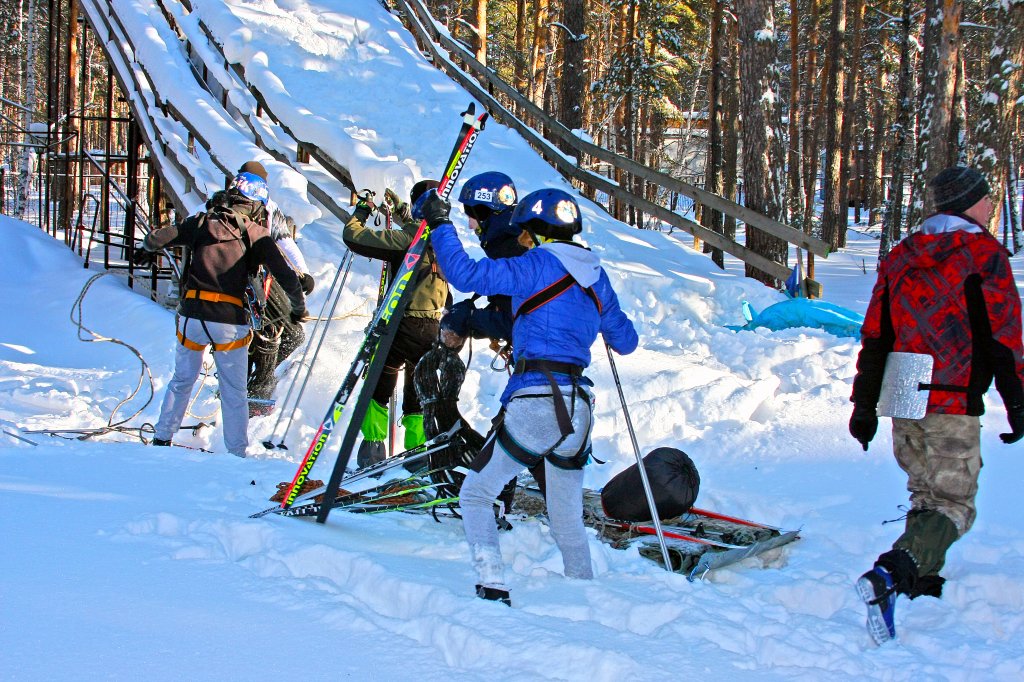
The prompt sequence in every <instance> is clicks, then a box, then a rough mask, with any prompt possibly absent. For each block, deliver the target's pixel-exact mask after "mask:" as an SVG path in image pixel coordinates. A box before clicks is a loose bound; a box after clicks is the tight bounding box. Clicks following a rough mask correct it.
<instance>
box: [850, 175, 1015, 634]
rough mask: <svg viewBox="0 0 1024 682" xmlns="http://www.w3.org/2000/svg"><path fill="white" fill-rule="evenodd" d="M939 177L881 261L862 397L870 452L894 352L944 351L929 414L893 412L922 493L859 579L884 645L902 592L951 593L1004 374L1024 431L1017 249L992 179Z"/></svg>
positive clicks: (859, 385)
mask: <svg viewBox="0 0 1024 682" xmlns="http://www.w3.org/2000/svg"><path fill="white" fill-rule="evenodd" d="M929 187H930V189H931V191H932V192H933V196H934V199H935V209H936V213H935V214H933V215H931V216H929V217H928V218H926V219H925V220H924V221H923V222H922V223H921V225H920V226H919V227H918V229H916V230H914V231H913V232H912V233H911V234H910V236H908V237H907V238H906V239H904V240H903V241H902V242H901V243H900V244H898V245H897V246H896V247H895V248H894V249H893V250H892V252H891V253H890V254H889V255H888V257H886V258H885V259H884V260H883V261H882V262H881V265H880V267H879V271H878V281H877V282H876V283H875V288H874V291H873V292H872V294H871V303H870V304H869V306H868V311H867V315H866V317H865V320H864V326H863V328H862V329H861V338H862V341H861V343H862V347H861V351H860V355H859V356H858V358H857V375H856V377H855V378H854V381H853V395H852V397H851V400H852V401H853V403H854V409H853V416H852V417H851V418H850V434H851V435H853V437H854V438H856V439H857V440H858V441H860V443H861V444H862V445H863V447H864V450H867V449H868V443H870V442H871V439H872V438H873V437H874V435H875V431H876V430H877V429H878V416H877V415H876V411H875V410H876V405H877V403H878V399H879V393H880V391H881V388H882V375H883V372H884V370H885V364H886V360H887V358H888V356H889V353H891V352H903V353H920V354H926V355H929V356H931V358H932V360H933V369H932V378H931V383H930V384H923V385H922V387H921V389H919V390H929V391H930V392H929V395H928V406H927V411H926V414H925V416H924V417H923V418H922V419H900V418H896V417H894V418H893V420H892V440H893V451H894V454H895V456H896V461H897V462H898V463H899V465H900V467H901V468H902V469H903V470H904V471H905V472H906V473H907V476H908V482H907V489H908V490H909V491H910V502H911V509H910V511H909V512H908V514H907V519H906V527H905V530H904V532H903V534H902V535H901V536H900V537H899V539H898V540H896V542H895V543H894V544H893V546H892V549H890V550H889V551H887V552H885V553H883V554H882V555H881V556H879V557H878V560H877V561H876V562H875V566H874V568H873V569H872V570H871V571H868V572H867V573H865V574H864V575H863V576H862V577H861V578H860V580H859V581H858V583H857V589H858V591H859V592H860V594H861V597H862V598H863V599H864V601H865V602H866V603H867V605H868V629H869V631H870V632H871V634H872V637H873V638H874V639H875V640H876V641H877V642H878V643H882V642H884V641H886V640H888V639H892V638H893V637H895V627H894V625H893V620H892V615H893V610H894V606H895V600H896V595H897V594H906V595H908V596H909V597H910V598H911V599H913V598H914V597H917V596H920V595H930V596H936V597H937V596H940V595H941V593H942V584H943V582H944V579H943V578H941V577H940V576H939V571H940V570H941V569H942V567H943V565H944V563H945V559H946V551H947V550H948V549H949V547H950V546H951V545H952V544H953V542H955V541H956V540H957V539H958V538H960V537H961V536H962V535H963V534H964V533H966V532H967V531H968V530H969V529H970V527H971V525H972V524H973V523H974V518H975V515H976V510H975V505H974V498H975V495H976V494H977V492H978V474H979V472H980V470H981V426H980V420H979V416H980V415H981V414H983V413H984V411H985V406H984V403H983V400H982V398H983V396H984V394H985V392H986V391H987V390H988V388H989V386H990V385H991V383H992V380H993V379H995V385H996V390H997V391H998V392H999V395H1000V396H1001V397H1002V399H1003V404H1004V405H1005V406H1006V412H1007V418H1008V420H1009V423H1010V433H1004V434H1001V435H1000V438H1001V439H1002V440H1003V442H1004V443H1015V442H1017V441H1018V440H1020V439H1021V437H1024V381H1022V377H1024V347H1022V342H1021V302H1020V295H1019V294H1018V292H1017V286H1016V284H1015V283H1014V279H1013V273H1012V271H1011V270H1010V260H1009V253H1008V252H1007V250H1006V249H1005V248H1004V247H1003V246H1002V245H1001V244H1000V243H999V242H998V241H997V240H996V238H995V237H993V236H992V235H991V234H990V233H989V232H988V231H987V230H986V229H985V225H986V223H987V221H988V218H989V216H990V215H991V213H992V210H993V202H992V199H991V198H990V197H989V187H988V183H987V182H986V181H985V178H984V176H983V175H982V174H981V173H979V172H978V171H976V170H974V169H972V168H964V167H954V168H947V169H945V170H943V171H941V172H940V173H939V174H938V175H937V176H935V178H934V179H933V180H932V181H931V182H930V183H929Z"/></svg>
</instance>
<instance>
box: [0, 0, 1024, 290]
mask: <svg viewBox="0 0 1024 682" xmlns="http://www.w3.org/2000/svg"><path fill="white" fill-rule="evenodd" d="M382 2H384V3H387V0H382ZM390 4H391V5H392V6H393V7H392V8H396V7H394V6H397V5H399V4H402V3H396V2H392V3H390ZM74 5H75V2H74V0H6V1H5V2H4V3H2V5H0V98H2V101H3V103H4V104H6V105H14V104H17V105H18V107H17V108H10V107H8V108H6V109H4V112H5V113H4V117H3V121H2V123H0V148H2V149H4V150H5V155H4V158H3V159H2V163H3V167H4V169H5V171H6V172H7V173H10V174H12V175H19V174H20V175H21V176H22V177H25V176H27V175H28V172H29V171H28V167H29V164H30V159H29V153H28V151H27V150H28V149H29V148H28V147H26V146H23V143H24V142H25V141H26V140H27V137H26V136H27V131H28V130H30V129H31V127H32V125H33V124H35V125H38V122H39V121H46V112H45V110H44V106H45V102H46V100H47V97H48V91H47V88H53V87H54V85H53V84H52V83H50V82H49V81H48V79H47V78H46V74H45V72H44V70H43V69H44V65H45V58H44V55H45V51H46V50H49V49H54V44H53V43H52V42H51V43H50V44H47V43H46V42H45V41H46V40H47V36H48V35H50V34H52V31H50V32H48V31H47V25H48V22H49V21H50V20H51V18H52V17H53V16H54V15H55V13H59V12H64V13H65V14H64V16H67V14H66V13H67V12H70V11H73V9H74ZM426 5H427V6H428V8H429V9H430V11H431V13H432V15H433V16H434V17H435V18H436V19H437V20H438V21H439V22H441V23H442V24H444V26H446V27H447V30H448V32H449V33H450V35H451V36H452V37H454V38H455V39H456V40H458V41H460V42H462V43H464V44H465V45H466V46H467V47H468V48H469V50H470V51H471V52H472V53H473V55H475V58H476V61H478V62H479V63H481V64H483V65H486V67H487V68H488V69H489V70H491V71H493V72H494V73H495V74H496V75H497V76H498V77H500V78H501V79H503V80H504V81H506V82H507V83H509V84H510V85H512V86H513V87H514V88H515V90H516V91H517V92H518V93H520V95H521V96H522V97H523V98H525V99H527V100H529V101H530V102H532V103H533V104H535V105H537V106H538V107H540V108H542V109H543V110H544V111H545V112H547V113H549V114H551V115H552V116H554V117H555V118H556V119H557V120H558V121H559V122H561V123H562V124H564V126H565V127H566V128H568V129H569V130H572V131H573V132H574V134H575V135H577V136H579V137H580V138H581V139H584V140H587V141H592V142H594V143H595V144H597V145H599V146H601V147H604V148H606V149H608V150H611V151H614V152H616V153H617V154H620V155H622V156H624V157H627V158H629V159H632V160H635V161H637V162H639V163H640V164H642V165H644V166H646V167H648V168H651V169H656V170H660V171H663V172H666V173H668V174H670V175H672V176H674V177H677V178H679V179H681V180H683V181H685V182H688V183H690V184H693V185H697V186H699V187H702V188H704V189H707V190H708V191H710V192H712V193H714V194H717V195H720V196H724V197H726V198H728V199H731V200H733V201H736V202H738V203H740V204H742V205H744V206H746V207H748V208H750V209H752V210H754V211H756V212H758V213H760V214H762V215H765V216H767V217H769V218H772V219H775V220H779V221H781V222H784V223H786V224H789V225H792V226H794V227H796V228H798V229H801V230H803V231H805V232H807V233H809V234H813V235H815V236H817V237H819V238H821V239H823V240H825V241H826V242H828V243H829V245H830V246H831V247H832V248H833V249H835V248H841V247H843V246H844V245H845V243H846V230H847V225H848V218H847V216H848V211H849V208H851V207H852V208H853V209H855V222H856V223H862V222H866V224H867V225H869V226H876V227H877V229H878V230H879V232H880V236H881V239H880V246H879V248H880V253H882V254H884V253H886V252H887V251H888V250H889V249H890V248H891V247H892V245H894V244H895V243H896V242H898V241H899V239H900V238H901V237H902V236H903V235H904V234H905V233H906V230H907V229H908V228H909V227H911V226H913V225H914V224H915V222H917V221H918V220H919V218H920V216H921V215H922V214H924V213H927V212H928V211H929V206H927V204H926V203H925V202H926V200H927V197H926V193H925V192H924V191H923V190H924V187H925V183H926V182H927V180H928V179H929V178H930V177H931V176H933V175H934V174H935V173H937V172H938V171H939V170H941V169H942V168H944V167H947V166H950V165H956V164H961V165H972V166H974V167H976V168H978V169H980V170H981V171H983V172H984V173H985V174H986V176H987V178H988V181H989V184H990V186H991V187H992V188H993V191H994V196H995V197H996V198H997V199H998V200H997V201H996V202H995V205H996V207H997V208H996V209H995V211H994V213H993V215H992V217H991V220H990V229H992V230H993V232H997V231H998V227H999V225H1000V224H1001V225H1002V230H1001V234H998V232H997V236H1001V238H1002V239H1003V241H1004V243H1006V244H1007V245H1008V247H1009V248H1011V250H1012V251H1013V252H1014V253H1016V252H1017V251H1018V250H1020V249H1021V248H1022V246H1024V237H1022V233H1021V219H1020V214H1021V208H1022V207H1021V205H1020V203H1019V202H1020V192H1019V178H1020V166H1021V161H1022V160H1021V159H1020V158H1019V157H1020V156H1021V154H1020V153H1019V151H1018V150H1019V149H1020V148H1021V115H1020V114H1021V108H1022V104H1024V99H1022V93H1021V77H1022V68H1021V65H1022V62H1024V0H997V1H996V2H953V1H951V0H925V1H924V2H920V1H918V2H914V1H912V0H884V1H882V2H874V3H871V5H868V4H867V3H866V2H865V0H832V2H828V1H822V0H787V1H785V2H783V1H773V0H729V1H724V0H701V1H698V0H692V1H689V2H674V1H668V0H612V1H601V0H563V1H561V2H558V1H556V0H426ZM50 40H51V41H52V40H54V39H53V38H50ZM85 58H86V60H88V59H89V56H88V55H87V56H86V57H85ZM101 58H102V56H99V57H95V56H94V58H93V61H94V62H96V63H98V62H99V61H100V59H101ZM30 65H31V66H32V68H29V66H30ZM97 68H98V67H97ZM108 83H109V82H108V80H107V79H102V78H96V79H95V80H91V79H89V78H86V82H85V84H84V86H83V88H82V92H83V97H84V99H85V100H86V101H85V103H84V106H85V108H86V109H87V108H88V107H89V106H90V102H92V103H95V104H96V106H99V105H98V103H99V102H101V101H102V98H103V96H104V92H103V91H104V88H106V87H111V85H109V84H108ZM381 85H382V87H387V84H381ZM49 94H50V96H52V93H49ZM365 94H366V96H372V93H365ZM499 99H502V100H503V103H505V104H506V105H507V106H509V108H510V109H512V110H516V111H518V110H519V107H517V103H516V101H515V100H514V99H509V98H508V97H507V96H505V97H504V98H502V96H501V95H499ZM18 117H20V119H21V120H18ZM19 143H22V144H19ZM576 161H577V163H579V164H580V165H581V166H586V167H588V168H589V169H590V170H592V171H593V172H596V173H602V172H603V173H606V174H607V175H608V176H610V178H611V179H613V180H614V181H615V182H616V183H617V184H618V185H619V186H621V187H624V188H626V189H627V191H629V192H630V193H632V194H634V195H637V196H641V197H644V198H646V199H648V200H649V201H652V202H654V203H657V204H659V205H663V206H666V207H668V208H670V209H672V210H676V209H677V208H678V205H677V204H678V202H679V197H678V196H675V195H672V193H670V192H666V190H665V189H664V188H663V187H661V186H659V185H657V184H655V183H651V182H648V181H647V180H645V179H644V178H643V177H641V176H638V175H631V174H629V173H628V172H624V171H623V170H621V169H620V168H615V167H611V166H609V165H608V164H603V163H602V162H601V161H600V160H598V159H583V158H580V159H577V160H576ZM1008 188H1010V191H1008ZM584 191H585V192H586V191H587V190H586V188H584ZM606 199H607V202H606V203H607V205H608V207H609V210H610V212H611V213H612V214H613V215H614V216H615V217H616V218H618V219H620V220H623V221H625V222H627V223H630V224H633V225H636V226H638V227H642V228H655V229H658V228H660V227H661V225H660V223H659V222H658V221H657V219H656V218H654V217H652V216H650V215H645V214H644V213H643V212H642V211H640V210H638V209H637V208H635V207H633V206H631V205H629V204H628V203H627V202H623V201H620V200H616V199H615V198H614V197H606ZM10 212H13V213H15V214H17V213H18V211H17V210H15V211H10ZM696 219H697V220H698V221H699V222H700V223H701V224H702V225H703V226H705V227H707V228H709V229H711V230H713V231H715V232H718V233H720V234H724V235H726V236H727V237H729V238H731V239H735V238H736V233H737V221H736V219H735V218H734V217H730V216H728V215H726V214H723V213H721V212H719V211H717V210H712V209H708V208H704V209H703V210H702V207H701V206H699V205H698V206H697V207H696ZM742 229H743V228H742V225H741V226H740V230H742ZM743 236H744V238H745V242H746V246H747V247H749V248H750V249H752V250H754V251H755V252H757V253H759V254H762V255H764V256H766V257H768V258H770V259H772V260H774V261H776V262H780V263H784V264H785V263H787V261H788V258H789V245H788V244H787V243H786V242H785V241H782V240H781V239H778V238H775V237H772V236H771V235H769V234H767V233H765V232H761V231H760V230H756V229H753V228H748V229H747V230H746V231H745V235H743ZM698 246H700V244H699V242H698ZM704 249H705V250H706V251H710V252H712V257H713V258H714V259H715V261H716V262H718V263H719V264H720V265H721V261H722V254H721V252H718V251H717V250H716V249H713V248H711V247H710V246H709V245H707V244H705V245H704ZM748 274H750V275H751V276H755V277H759V278H760V279H762V280H763V281H766V283H769V284H778V282H777V281H773V278H771V277H770V276H768V275H766V274H764V273H759V272H757V271H756V270H750V269H748Z"/></svg>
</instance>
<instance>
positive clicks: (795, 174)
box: [786, 0, 803, 227]
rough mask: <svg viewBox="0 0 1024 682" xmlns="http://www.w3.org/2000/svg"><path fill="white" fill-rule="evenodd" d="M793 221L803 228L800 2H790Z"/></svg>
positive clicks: (790, 202)
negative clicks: (801, 211) (801, 205)
mask: <svg viewBox="0 0 1024 682" xmlns="http://www.w3.org/2000/svg"><path fill="white" fill-rule="evenodd" d="M789 52H790V62H789V139H788V141H787V142H788V144H787V145H786V148H787V149H788V150H789V153H788V155H787V156H788V159H789V163H788V165H789V173H788V180H789V191H788V192H787V193H786V197H787V199H788V201H787V206H788V209H789V215H788V218H789V221H790V222H791V223H796V225H795V227H800V204H801V201H800V200H801V197H802V195H803V192H802V191H801V186H800V160H801V156H800V113H801V112H800V9H799V3H798V0H789Z"/></svg>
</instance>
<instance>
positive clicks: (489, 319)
mask: <svg viewBox="0 0 1024 682" xmlns="http://www.w3.org/2000/svg"><path fill="white" fill-rule="evenodd" d="M517 199H518V195H517V193H516V186H515V183H513V182H512V178H510V177H509V176H507V175H505V174H504V173H500V172H498V171H487V172H486V173H480V174H478V175H474V176H473V177H471V178H470V179H469V180H467V181H466V184H464V185H463V186H462V191H461V192H460V193H459V202H461V203H462V209H463V211H465V213H466V217H467V218H468V219H469V227H470V229H471V230H473V232H475V233H476V236H477V237H479V238H480V246H481V247H483V250H484V253H485V254H487V257H488V258H514V257H515V256H521V255H523V254H524V253H526V247H525V246H523V245H522V244H520V243H519V239H518V238H519V233H520V232H521V231H522V230H521V229H519V228H517V227H515V226H514V225H512V224H511V219H512V211H513V210H514V209H515V206H516V201H517ZM478 297H479V294H476V293H475V294H474V295H473V297H472V298H467V299H464V300H462V301H459V302H458V303H456V304H455V305H453V306H451V307H450V308H449V309H448V311H447V312H445V315H444V317H442V318H441V340H442V341H444V343H445V344H446V345H448V346H449V347H451V348H456V349H458V348H461V347H462V344H463V343H465V339H466V338H467V337H471V338H474V339H492V340H494V341H498V340H504V341H511V340H512V298H511V297H510V296H506V295H495V296H488V297H487V305H486V306H484V307H483V308H477V307H476V305H475V303H476V299H477V298H478Z"/></svg>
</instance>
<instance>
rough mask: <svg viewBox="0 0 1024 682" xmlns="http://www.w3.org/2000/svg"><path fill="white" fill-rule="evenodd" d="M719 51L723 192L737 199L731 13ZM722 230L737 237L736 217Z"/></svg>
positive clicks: (735, 32) (735, 33)
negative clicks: (723, 60)
mask: <svg viewBox="0 0 1024 682" xmlns="http://www.w3.org/2000/svg"><path fill="white" fill-rule="evenodd" d="M725 23H726V25H725V29H724V33H723V35H722V38H723V42H724V46H723V49H722V53H723V54H725V55H727V59H726V68H727V75H725V77H724V80H723V88H722V196H723V197H725V198H726V199H729V200H730V201H738V200H739V197H738V196H737V195H736V186H737V175H738V171H739V168H738V167H739V145H740V55H739V26H738V25H737V23H736V20H735V19H734V18H732V17H727V18H726V20H725ZM722 232H723V233H724V234H725V237H726V239H730V240H732V241H736V218H734V217H732V216H729V215H727V216H725V217H724V218H723V220H722Z"/></svg>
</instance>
